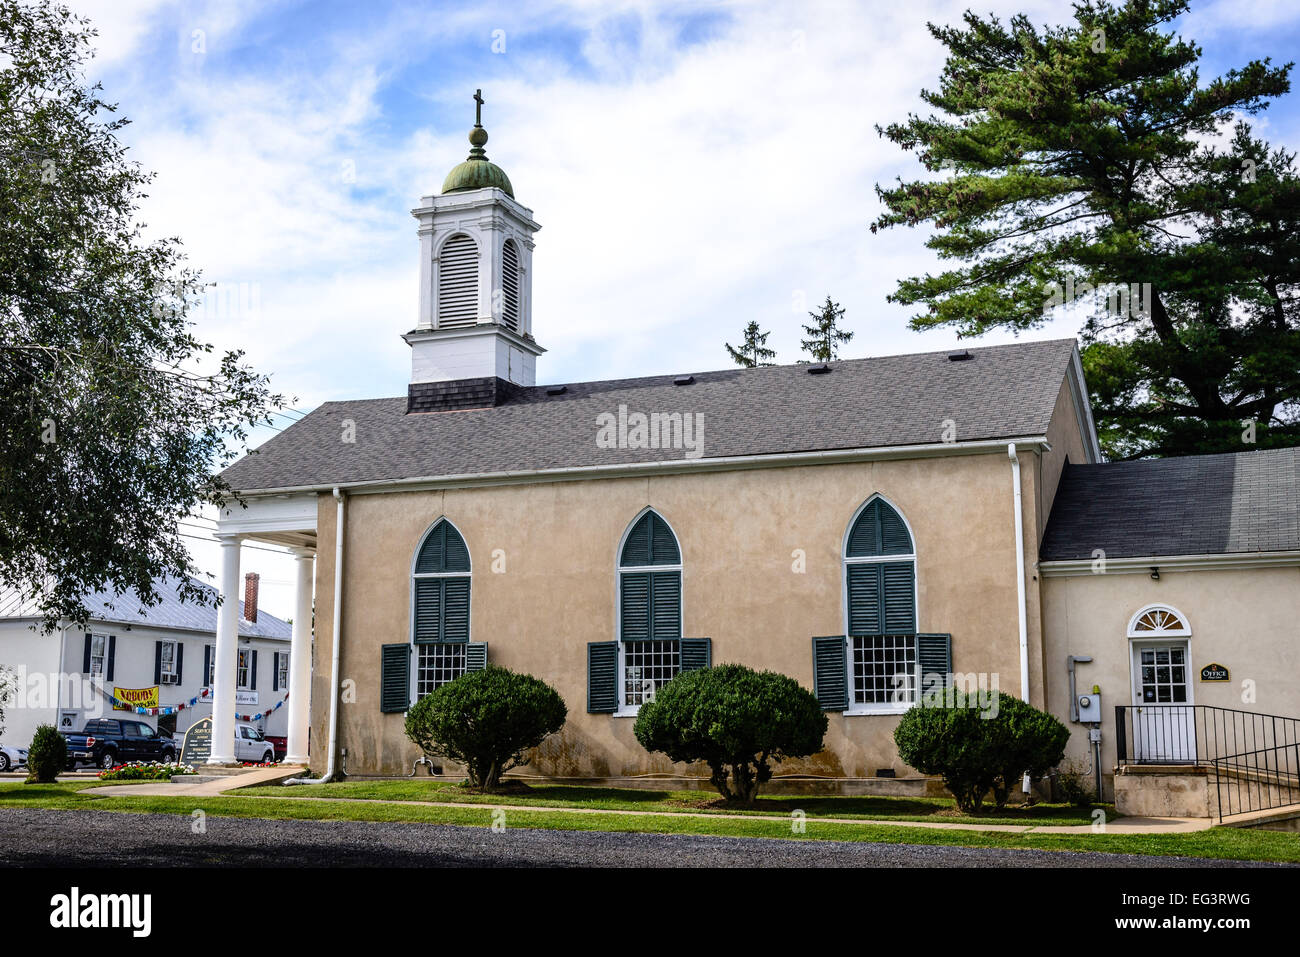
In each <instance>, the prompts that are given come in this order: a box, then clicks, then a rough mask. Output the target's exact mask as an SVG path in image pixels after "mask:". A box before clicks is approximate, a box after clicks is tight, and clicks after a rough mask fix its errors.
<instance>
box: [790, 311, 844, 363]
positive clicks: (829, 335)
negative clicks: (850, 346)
mask: <svg viewBox="0 0 1300 957" xmlns="http://www.w3.org/2000/svg"><path fill="white" fill-rule="evenodd" d="M808 315H809V316H811V317H812V319H813V324H812V325H811V326H804V327H803V331H804V334H805V335H807V336H808V337H809V338H807V339H802V340H800V342H799V347H800V348H801V349H803V351H804V352H806V353H808V355H810V356H812V361H813V362H830V361H831V360H832V359H834V358H835V357H836V356H837V355H838V354H839V351H840V343H842V342H848V341H849V340H850V339H852V338H853V333H852V332H849V331H847V330H844V329H841V328H840V327H839V321H840V319H841V318H842V317H843V315H844V309H843V308H842V307H841V306H840V304H839V303H838V302H832V301H831V297H830V296H827V297H826V302H825V303H823V304H822V308H821V312H810V313H808Z"/></svg>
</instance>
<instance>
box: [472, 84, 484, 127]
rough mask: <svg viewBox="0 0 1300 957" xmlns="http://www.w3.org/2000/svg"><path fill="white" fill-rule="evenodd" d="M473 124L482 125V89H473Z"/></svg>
mask: <svg viewBox="0 0 1300 957" xmlns="http://www.w3.org/2000/svg"><path fill="white" fill-rule="evenodd" d="M474 125H475V126H482V125H483V91H482V90H475V91H474Z"/></svg>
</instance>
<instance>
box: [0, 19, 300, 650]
mask: <svg viewBox="0 0 1300 957" xmlns="http://www.w3.org/2000/svg"><path fill="white" fill-rule="evenodd" d="M94 36H95V31H94V30H93V29H92V28H91V27H90V26H89V25H88V22H87V21H85V20H83V19H81V18H78V17H75V16H73V15H72V14H71V13H69V12H68V11H67V9H65V8H63V7H60V6H57V5H54V4H53V3H51V2H49V0H37V2H32V3H21V2H16V0H0V580H3V581H5V582H6V583H7V584H8V585H10V586H12V587H14V588H16V589H18V591H19V592H20V593H22V595H23V596H24V598H26V599H29V600H31V601H32V602H34V603H35V604H36V605H37V606H38V607H39V608H40V610H41V612H42V613H43V615H44V616H45V623H46V626H47V628H53V627H54V626H55V624H56V623H57V622H58V620H59V619H60V618H70V619H74V620H84V617H85V611H84V608H83V605H82V598H83V596H84V595H85V594H86V593H88V592H90V591H94V590H101V589H102V590H108V591H112V592H117V593H121V592H124V591H127V590H134V591H135V592H136V593H137V594H138V595H139V596H140V598H141V599H142V600H143V601H145V602H146V603H149V604H152V603H154V602H156V601H157V600H158V597H159V596H158V595H157V594H156V593H155V591H154V588H153V581H154V579H155V578H157V577H170V578H176V579H179V590H180V592H181V594H182V595H183V596H184V597H185V598H186V599H189V600H193V601H196V602H202V601H204V600H205V598H207V596H208V594H209V593H208V592H207V591H206V590H204V589H203V588H202V587H201V586H200V585H199V584H198V583H196V582H193V581H192V580H191V578H190V576H191V575H193V574H196V571H197V570H196V569H195V567H194V566H193V565H192V563H191V561H190V558H189V554H188V552H187V550H186V548H185V546H184V544H183V542H182V540H181V537H180V533H179V529H178V528H177V524H176V523H177V520H178V519H179V518H181V517H182V516H184V515H186V514H188V513H190V512H192V510H193V509H195V508H196V507H198V506H200V505H202V504H204V503H211V504H219V503H221V502H222V501H223V500H225V499H226V497H227V494H228V493H229V489H228V487H227V486H226V485H225V483H223V482H222V481H221V480H220V479H219V478H214V477H213V474H212V473H213V469H214V467H218V466H220V465H222V464H224V463H225V462H227V461H229V460H230V459H231V458H233V457H234V456H235V455H236V454H238V451H239V450H238V449H237V448H231V447H230V445H232V444H234V445H242V443H243V440H244V439H245V438H246V437H247V430H248V429H250V428H251V427H253V426H254V425H256V424H258V423H261V422H266V423H267V424H269V422H270V419H269V413H270V411H271V410H272V409H274V408H279V407H280V406H281V405H282V404H283V400H282V398H281V397H280V396H277V395H272V394H270V392H269V389H268V383H267V380H266V379H265V378H262V377H260V376H257V375H255V374H253V373H252V372H251V371H250V370H249V369H247V368H246V367H245V366H244V365H243V364H242V363H241V355H242V354H241V353H239V352H228V353H226V354H225V355H222V356H219V357H218V356H215V355H213V356H210V354H211V353H212V347H211V346H210V345H208V344H205V343H203V342H201V341H199V340H198V339H197V338H195V336H194V335H193V334H192V332H191V329H190V323H189V322H188V321H187V319H186V315H187V312H188V311H189V310H190V309H191V308H192V307H193V305H195V303H196V302H197V299H198V290H199V288H200V287H199V286H198V275H197V273H196V272H194V271H193V270H191V269H189V268H187V267H185V265H184V263H183V260H182V257H181V254H180V250H179V241H178V240H176V239H174V238H171V239H164V240H161V241H157V242H146V241H145V240H144V239H143V238H142V235H141V224H140V223H138V222H137V221H136V219H135V212H136V208H137V206H138V205H139V202H140V200H141V199H142V198H143V197H144V195H145V193H144V187H145V186H146V184H147V183H148V182H149V180H150V179H151V176H150V175H149V174H146V173H145V172H143V171H142V170H141V169H140V168H139V166H138V165H137V164H135V163H134V162H130V161H128V160H127V158H126V151H125V148H124V147H123V146H122V145H121V143H120V142H119V141H118V139H117V136H118V133H119V132H120V130H121V129H122V128H123V126H124V125H125V124H126V122H127V121H126V120H125V119H123V118H120V117H114V115H113V114H114V112H115V109H116V107H115V106H114V105H112V104H109V103H106V102H105V101H104V100H103V99H101V90H100V87H99V86H98V85H95V86H87V85H86V81H85V80H84V77H83V67H84V65H85V63H86V62H87V60H88V59H89V58H90V57H91V56H92V55H93V54H92V51H91V42H92V40H93V38H94ZM200 366H204V367H206V370H207V371H201V370H200V368H199V367H200ZM207 600H208V601H211V599H210V598H208V599H207Z"/></svg>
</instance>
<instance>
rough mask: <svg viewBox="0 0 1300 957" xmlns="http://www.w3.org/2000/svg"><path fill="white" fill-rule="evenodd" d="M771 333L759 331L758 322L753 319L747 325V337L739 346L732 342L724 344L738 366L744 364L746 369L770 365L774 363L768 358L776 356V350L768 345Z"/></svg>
mask: <svg viewBox="0 0 1300 957" xmlns="http://www.w3.org/2000/svg"><path fill="white" fill-rule="evenodd" d="M770 335H771V333H770V332H761V331H759V328H758V323H757V322H755V321H754V320H752V319H751V320H750V322H749V325H747V326H746V327H745V339H744V341H743V342H741V344H740V347H739V348H736V347H735V346H733V345H732V344H731V343H730V342H724V343H723V345H724V346H726V347H727V354H728V355H730V356H731V358H732V361H733V362H735V363H736V365H738V366H744V367H745V368H746V369H753V368H754V367H755V366H770V365H772V363H771V362H770V361H768V360H770V359H773V358H775V357H776V350H774V349H768V348H767V347H766V344H767V337H768V336H770Z"/></svg>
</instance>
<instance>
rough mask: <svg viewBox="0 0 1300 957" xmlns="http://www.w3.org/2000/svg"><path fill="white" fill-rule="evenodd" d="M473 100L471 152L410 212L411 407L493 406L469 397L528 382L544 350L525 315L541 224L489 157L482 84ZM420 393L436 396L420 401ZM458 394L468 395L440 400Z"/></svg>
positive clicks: (529, 310)
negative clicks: (416, 253) (416, 281)
mask: <svg viewBox="0 0 1300 957" xmlns="http://www.w3.org/2000/svg"><path fill="white" fill-rule="evenodd" d="M474 100H475V117H474V119H475V122H474V128H473V129H472V130H471V131H470V134H469V141H470V146H471V149H470V153H469V157H468V158H467V159H466V160H465V162H463V163H461V164H460V165H459V166H457V167H456V168H455V169H453V170H452V171H451V172H450V173H448V174H447V178H446V180H445V181H444V182H443V184H442V193H441V195H438V196H425V197H423V198H422V199H421V200H420V205H419V207H417V208H416V209H413V210H412V211H411V215H413V216H414V217H415V218H416V219H417V220H418V221H419V224H420V226H419V230H418V233H419V236H420V312H419V317H418V320H417V322H416V325H415V328H414V329H412V330H411V331H410V332H408V333H406V334H405V335H404V336H403V337H402V338H403V339H405V340H406V341H407V343H408V344H409V345H410V346H411V390H410V395H411V401H410V402H409V403H408V409H409V410H410V411H434V410H439V409H447V408H466V407H469V405H472V404H475V403H476V402H477V404H484V405H494V404H497V402H496V400H494V399H491V398H489V399H488V400H487V401H478V400H476V399H474V398H473V396H480V397H482V396H483V393H484V389H485V388H487V387H490V391H491V392H492V394H493V395H494V396H495V395H498V394H499V393H500V391H501V389H503V388H504V389H507V390H508V388H509V387H508V386H507V385H505V383H508V384H510V385H515V386H531V385H534V384H535V383H536V362H537V357H538V356H539V355H541V354H542V353H543V352H545V351H546V350H544V349H542V348H541V347H540V346H538V345H537V343H536V341H535V340H534V339H533V317H532V313H533V296H532V287H533V282H532V264H533V234H534V233H536V232H537V230H538V229H540V228H541V227H540V226H539V225H538V224H537V223H536V222H534V220H533V211H532V210H531V209H528V208H527V207H525V206H521V205H520V204H519V203H518V202H516V201H515V197H514V189H513V188H512V187H511V185H510V180H509V178H508V177H507V176H506V174H505V172H504V171H503V170H502V169H501V168H500V167H499V166H497V165H495V164H494V163H491V162H489V161H488V158H487V154H486V153H485V152H484V149H483V147H484V145H485V144H486V143H487V139H488V135H487V130H485V129H483V124H482V109H483V97H482V91H481V90H479V91H476V92H475V94H474ZM485 380H486V381H485ZM491 380H502V385H501V386H500V387H498V385H497V384H496V383H494V382H492V381H491ZM433 383H444V384H445V385H443V386H442V387H437V388H431V387H430V386H431V384H433ZM452 383H456V384H457V386H456V387H452V386H451V384H452ZM426 384H429V385H426ZM421 386H424V387H423V388H421ZM417 393H418V394H419V395H422V396H425V397H433V396H442V397H443V399H442V400H435V401H433V402H429V401H419V400H418V399H417ZM461 393H466V397H468V398H469V401H468V402H466V401H455V402H452V403H448V402H446V401H444V400H445V399H446V398H447V397H449V396H450V397H456V396H459V395H460V394H461Z"/></svg>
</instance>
